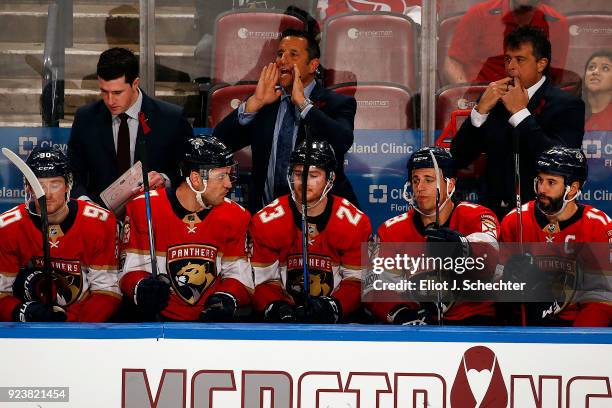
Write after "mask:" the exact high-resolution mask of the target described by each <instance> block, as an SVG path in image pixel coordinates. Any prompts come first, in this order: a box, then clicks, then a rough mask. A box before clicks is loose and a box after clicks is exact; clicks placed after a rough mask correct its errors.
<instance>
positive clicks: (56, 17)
mask: <svg viewBox="0 0 612 408" xmlns="http://www.w3.org/2000/svg"><path fill="white" fill-rule="evenodd" d="M72 10H73V4H72V0H55V1H53V2H51V4H49V13H48V19H47V33H46V37H45V50H44V55H43V72H42V76H43V78H42V95H41V115H42V124H43V126H45V127H59V121H60V119H63V117H64V78H65V68H66V47H72V21H73V20H72Z"/></svg>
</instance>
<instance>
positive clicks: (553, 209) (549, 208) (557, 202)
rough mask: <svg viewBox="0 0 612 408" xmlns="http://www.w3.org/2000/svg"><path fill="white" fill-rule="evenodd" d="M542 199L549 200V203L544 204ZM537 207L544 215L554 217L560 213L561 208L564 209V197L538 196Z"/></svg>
mask: <svg viewBox="0 0 612 408" xmlns="http://www.w3.org/2000/svg"><path fill="white" fill-rule="evenodd" d="M542 198H547V199H548V203H545V202H543V201H542ZM536 205H537V207H538V209H539V210H540V211H542V212H543V213H544V214H546V215H553V214H556V213H557V212H559V210H561V207H563V196H561V197H556V198H553V197H549V196H547V195H544V194H538V197H537V201H536Z"/></svg>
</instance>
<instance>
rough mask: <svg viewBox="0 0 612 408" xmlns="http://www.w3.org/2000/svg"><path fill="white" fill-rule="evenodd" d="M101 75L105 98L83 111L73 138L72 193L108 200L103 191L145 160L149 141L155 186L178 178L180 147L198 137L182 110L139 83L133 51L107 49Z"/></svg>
mask: <svg viewBox="0 0 612 408" xmlns="http://www.w3.org/2000/svg"><path fill="white" fill-rule="evenodd" d="M97 75H98V84H99V86H100V95H101V96H102V100H101V101H97V102H93V103H90V104H88V105H85V106H83V107H81V108H79V109H78V110H77V112H76V114H75V117H74V123H73V124H72V131H71V133H70V140H69V141H68V156H69V159H70V162H71V165H72V167H73V171H74V187H73V189H72V194H71V195H72V196H73V197H76V198H83V199H90V200H93V201H95V202H97V203H99V204H101V205H104V203H103V202H102V200H101V199H100V193H101V192H102V191H103V190H104V189H105V188H106V187H108V186H109V185H110V184H111V183H112V182H113V181H115V180H116V179H117V178H118V177H119V176H120V175H121V174H123V173H124V172H125V171H126V170H127V169H128V168H130V167H131V166H132V165H133V163H135V162H137V161H139V160H141V156H142V151H141V147H139V146H142V144H141V141H143V140H144V141H145V146H146V155H147V161H148V163H147V165H148V168H149V170H151V171H150V172H149V174H148V175H149V184H150V186H151V188H152V189H153V188H157V187H161V186H164V185H166V186H168V185H170V184H171V182H172V183H175V182H176V181H177V179H178V163H179V158H180V157H181V152H180V148H181V146H183V142H184V140H186V139H187V138H189V137H191V136H193V129H192V128H191V125H189V123H188V122H187V120H186V119H185V117H184V116H183V114H182V109H181V108H180V107H178V106H176V105H172V104H169V103H166V102H163V101H160V100H157V99H154V98H151V97H149V96H147V95H146V94H145V93H144V92H142V91H141V90H140V89H139V88H138V83H139V78H138V59H137V58H136V56H135V55H134V53H132V51H130V50H127V49H125V48H111V49H109V50H106V51H104V52H103V53H102V54H101V55H100V59H99V60H98V66H97Z"/></svg>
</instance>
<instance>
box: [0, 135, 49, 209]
mask: <svg viewBox="0 0 612 408" xmlns="http://www.w3.org/2000/svg"><path fill="white" fill-rule="evenodd" d="M2 154H3V155H4V156H5V157H6V158H7V159H9V160H10V161H11V163H13V164H14V165H15V166H17V168H18V169H19V171H21V173H22V174H23V176H24V177H25V178H26V180H28V183H29V184H30V187H32V190H33V191H34V195H35V196H36V199H40V197H42V196H44V195H45V192H44V190H43V188H42V186H41V185H40V182H39V181H38V179H37V178H36V176H35V175H34V172H33V171H32V169H31V168H29V167H28V165H27V164H26V163H25V162H24V161H23V160H22V159H21V157H19V156H17V155H16V154H15V153H13V151H12V150H10V149H7V148H6V147H3V148H2Z"/></svg>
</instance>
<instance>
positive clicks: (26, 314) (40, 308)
mask: <svg viewBox="0 0 612 408" xmlns="http://www.w3.org/2000/svg"><path fill="white" fill-rule="evenodd" d="M12 317H13V321H14V322H65V321H66V311H65V310H64V309H62V308H61V307H59V306H57V305H53V306H51V305H44V304H42V303H40V302H25V303H20V304H18V305H17V306H15V308H14V309H13V316H12Z"/></svg>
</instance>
